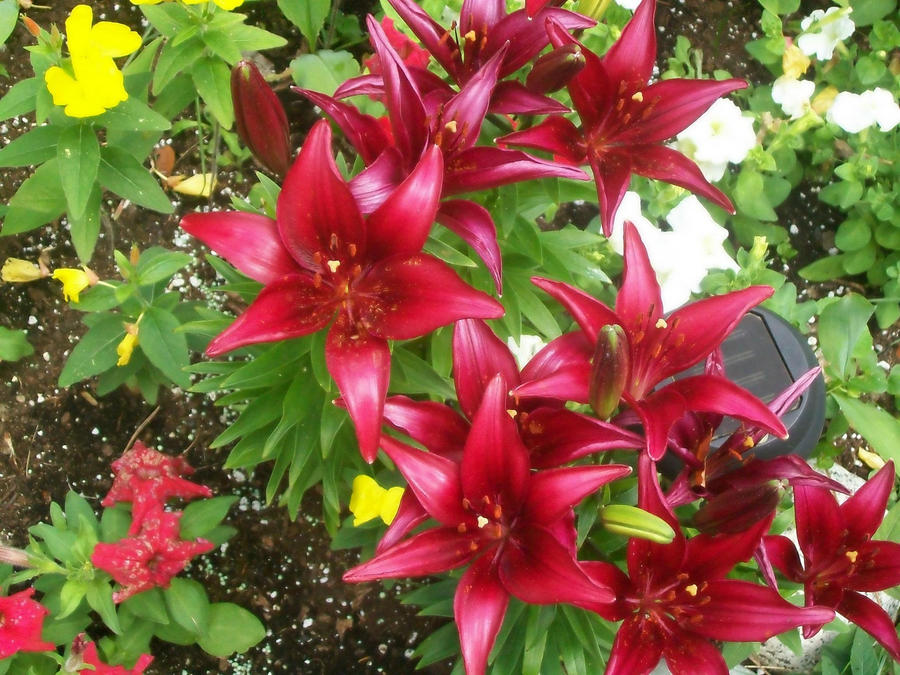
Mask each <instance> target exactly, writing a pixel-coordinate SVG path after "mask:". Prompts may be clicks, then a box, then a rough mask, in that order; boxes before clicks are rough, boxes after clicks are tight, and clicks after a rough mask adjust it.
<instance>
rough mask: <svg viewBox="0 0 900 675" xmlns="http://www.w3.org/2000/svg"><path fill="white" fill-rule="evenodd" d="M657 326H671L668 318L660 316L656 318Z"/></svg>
mask: <svg viewBox="0 0 900 675" xmlns="http://www.w3.org/2000/svg"><path fill="white" fill-rule="evenodd" d="M656 327H657V328H668V327H669V324H668V323H666V320H665V319H664V318H662V317H659V318H658V319H657V320H656Z"/></svg>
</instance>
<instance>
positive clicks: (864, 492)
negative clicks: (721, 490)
mask: <svg viewBox="0 0 900 675" xmlns="http://www.w3.org/2000/svg"><path fill="white" fill-rule="evenodd" d="M893 489H894V463H893V462H888V463H887V464H886V465H885V466H883V467H882V468H881V469H880V470H879V471H878V473H877V474H875V475H874V476H873V477H872V478H871V479H869V481H868V482H867V483H866V484H865V485H863V486H862V487H861V488H860V489H859V490H858V491H857V492H856V494H854V495H853V496H852V497H850V498H849V499H847V501H845V502H844V503H843V504H840V505H838V503H837V500H836V499H835V498H834V495H832V494H831V492H829V491H828V490H823V489H821V488H817V487H809V486H806V485H803V486H797V487H795V488H794V509H795V512H796V522H797V539H798V541H799V542H800V550H801V551H803V558H804V561H805V563H801V562H800V556H799V554H798V553H797V549H796V548H795V547H794V544H793V542H791V541H790V540H789V539H787V538H786V537H782V536H769V537H766V538H765V546H766V552H767V553H768V555H769V559H770V560H771V561H772V564H773V565H774V566H775V567H776V568H777V569H778V570H779V571H780V572H781V573H782V574H784V576H786V577H787V578H788V579H791V580H792V581H797V582H802V583H803V588H804V591H805V595H806V604H807V605H811V604H813V603H815V604H820V605H826V606H828V607H833V608H834V609H835V610H836V611H837V612H838V613H839V614H841V615H843V616H844V617H846V618H847V619H849V620H850V621H852V622H853V623H855V624H856V625H857V626H859V627H860V628H862V629H863V630H864V631H866V632H867V633H869V634H870V635H871V636H872V637H874V638H875V639H876V640H877V641H878V642H879V643H880V644H881V645H882V646H883V647H884V648H885V649H886V650H887V651H888V653H889V654H890V655H891V657H893V658H894V659H895V660H896V661H900V640H898V639H897V631H896V629H895V628H894V621H893V619H892V618H891V617H889V616H888V614H887V612H885V611H884V610H883V609H881V607H879V606H878V604H877V603H875V602H874V601H872V600H870V599H869V598H867V597H865V596H864V595H862V594H861V593H860V592H859V591H862V592H872V591H880V590H883V589H886V588H891V587H893V586H897V585H898V584H900V544H898V543H897V542H894V541H882V540H873V539H872V535H874V534H875V530H877V529H878V526H879V525H880V524H881V521H882V519H883V518H884V509H885V506H886V505H887V500H888V497H889V496H890V494H891V491H892V490H893ZM823 623H825V622H824V621H810V622H808V623H807V625H805V626H804V629H803V635H804V636H805V637H812V636H813V635H815V634H816V633H818V632H819V630H820V629H821V628H822V624H823Z"/></svg>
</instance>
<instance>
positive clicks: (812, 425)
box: [677, 307, 825, 459]
mask: <svg viewBox="0 0 900 675" xmlns="http://www.w3.org/2000/svg"><path fill="white" fill-rule="evenodd" d="M722 356H723V359H724V362H725V374H726V375H727V376H728V377H729V379H731V380H732V381H734V382H735V383H736V384H738V385H739V386H741V387H743V388H744V389H747V390H749V391H750V392H751V393H753V394H755V395H756V396H757V397H758V398H760V399H762V401H763V402H764V403H768V402H770V401H771V400H772V399H773V398H775V397H776V396H777V395H778V394H780V393H781V392H782V391H784V390H785V389H786V388H787V387H789V386H790V385H791V384H793V383H794V382H795V381H796V380H798V379H799V378H800V376H801V375H803V374H804V373H805V372H807V371H808V370H809V369H810V368H813V367H814V366H816V365H817V363H818V362H817V361H816V356H815V354H814V353H813V351H812V349H810V347H809V345H808V344H807V342H806V339H805V338H804V337H803V336H802V335H801V334H800V333H799V332H797V330H796V329H794V327H793V326H791V325H790V324H789V323H788V322H787V321H785V320H784V319H782V318H781V317H780V316H778V315H777V314H775V313H774V312H770V311H769V310H767V309H762V308H761V307H756V308H754V309H751V310H750V311H749V312H748V313H747V315H746V316H745V317H744V318H743V319H742V320H741V322H740V323H739V324H738V325H737V327H736V328H735V329H734V330H733V331H732V332H731V334H730V335H729V336H728V337H727V338H726V339H725V341H724V342H723V343H722ZM703 367H704V364H703V363H700V364H698V365H696V366H694V367H693V368H691V369H690V370H687V371H685V372H684V373H683V374H681V375H678V376H677V377H678V378H681V377H687V376H688V375H699V374H702V373H703ZM781 421H782V422H784V425H785V426H786V427H787V430H788V434H789V436H788V438H786V439H784V440H782V439H780V438H775V437H773V436H767V437H766V438H765V439H764V440H763V441H762V442H760V443H759V444H757V445H756V446H755V447H754V448H753V454H754V455H755V456H756V457H758V458H759V459H771V458H772V457H778V456H779V455H787V454H790V453H793V454H795V455H800V456H802V457H809V455H810V453H811V452H812V450H813V448H814V447H815V445H816V443H817V442H818V440H819V437H820V436H821V434H822V428H823V427H824V426H825V380H824V378H823V377H822V375H821V374H819V376H818V377H817V378H816V379H815V380H813V382H812V384H811V385H810V386H809V388H807V390H806V391H805V392H803V394H802V395H801V396H800V398H799V399H797V401H795V402H794V405H793V406H791V408H790V410H788V411H787V412H786V413H785V414H784V415H782V416H781ZM739 424H740V423H739V422H738V421H737V420H734V419H731V418H726V419H725V420H724V421H723V422H722V424H721V425H720V426H719V428H718V429H716V434H715V437H714V439H713V442H712V445H713V446H715V447H718V446H719V445H721V444H722V442H723V441H724V440H725V438H727V437H728V436H729V435H730V434H731V433H732V432H733V431H735V430H736V429H737V428H738V426H739Z"/></svg>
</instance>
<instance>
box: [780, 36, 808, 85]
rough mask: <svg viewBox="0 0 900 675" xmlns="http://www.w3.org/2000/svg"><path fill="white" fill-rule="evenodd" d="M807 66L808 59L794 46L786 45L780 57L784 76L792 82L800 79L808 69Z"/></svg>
mask: <svg viewBox="0 0 900 675" xmlns="http://www.w3.org/2000/svg"><path fill="white" fill-rule="evenodd" d="M809 64H810V60H809V57H808V56H807V55H806V54H804V53H803V52H802V51H801V49H800V47H798V46H797V45H795V44H791V45H788V46H787V47H786V48H785V50H784V54H782V55H781V69H782V70H783V71H784V74H785V75H787V76H788V77H790V78H791V79H794V80H799V79H800V77H801V76H802V75H803V74H804V73H805V72H806V69H807V68H809Z"/></svg>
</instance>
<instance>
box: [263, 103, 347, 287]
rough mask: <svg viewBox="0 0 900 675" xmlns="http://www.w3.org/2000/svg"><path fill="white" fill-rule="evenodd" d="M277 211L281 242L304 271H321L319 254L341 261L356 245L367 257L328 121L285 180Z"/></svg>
mask: <svg viewBox="0 0 900 675" xmlns="http://www.w3.org/2000/svg"><path fill="white" fill-rule="evenodd" d="M276 212H277V221H278V231H279V233H280V234H281V240H282V241H283V242H284V245H285V247H286V248H287V250H288V252H289V253H290V254H291V256H292V257H293V258H294V260H296V261H297V263H298V264H300V265H302V266H303V267H305V268H307V269H309V270H313V271H318V270H319V268H320V265H319V264H317V263H316V262H314V260H313V255H314V254H315V253H323V254H325V255H330V256H333V257H335V258H338V259H340V258H344V257H346V255H347V254H346V249H347V247H348V246H350V245H351V244H352V245H354V246H356V248H357V251H358V252H359V254H360V255H362V253H363V251H362V249H363V248H364V243H365V242H364V240H363V220H362V216H361V215H360V213H359V208H358V207H357V206H356V202H355V201H354V200H353V195H352V194H351V193H350V188H348V187H347V184H346V183H345V182H344V179H343V178H342V177H341V174H340V173H339V172H338V169H337V165H336V164H335V163H334V157H332V155H331V127H329V126H328V122H327V121H326V120H321V121H319V122H317V123H316V124H315V126H314V127H313V128H312V130H311V131H310V132H309V135H308V136H307V137H306V141H305V142H304V144H303V148H302V149H301V150H300V155H299V157H297V159H296V160H295V161H294V164H293V165H292V166H291V168H290V170H289V171H288V174H287V176H286V177H285V179H284V186H283V187H282V189H281V194H280V195H279V196H278V205H277V208H276ZM335 240H336V244H337V245H336V246H335V245H334V242H335Z"/></svg>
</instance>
